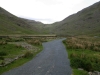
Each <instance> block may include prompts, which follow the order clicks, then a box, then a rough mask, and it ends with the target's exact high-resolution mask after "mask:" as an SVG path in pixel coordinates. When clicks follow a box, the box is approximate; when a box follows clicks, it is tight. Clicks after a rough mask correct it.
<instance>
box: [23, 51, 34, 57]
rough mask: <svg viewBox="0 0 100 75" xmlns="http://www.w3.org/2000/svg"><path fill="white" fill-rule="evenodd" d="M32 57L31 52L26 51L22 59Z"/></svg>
mask: <svg viewBox="0 0 100 75" xmlns="http://www.w3.org/2000/svg"><path fill="white" fill-rule="evenodd" d="M32 56H33V53H32V52H31V51H27V52H26V53H25V54H24V56H23V57H24V58H29V57H32Z"/></svg>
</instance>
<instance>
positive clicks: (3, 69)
mask: <svg viewBox="0 0 100 75" xmlns="http://www.w3.org/2000/svg"><path fill="white" fill-rule="evenodd" d="M31 59H32V58H21V59H18V60H16V61H14V62H12V63H11V64H9V65H7V66H5V67H0V74H2V73H4V72H6V71H9V70H11V69H13V68H15V67H18V66H20V65H23V64H24V63H26V62H28V61H29V60H31Z"/></svg>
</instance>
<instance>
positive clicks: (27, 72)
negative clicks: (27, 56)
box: [2, 39, 72, 75]
mask: <svg viewBox="0 0 100 75" xmlns="http://www.w3.org/2000/svg"><path fill="white" fill-rule="evenodd" d="M62 40H64V39H59V40H54V41H51V42H46V43H43V47H44V49H43V51H42V52H41V53H39V54H38V55H37V56H36V57H35V58H34V59H32V60H31V61H29V62H28V63H26V64H24V65H22V66H20V67H18V68H15V69H12V70H10V71H8V72H6V73H4V74H2V75H71V73H72V70H71V67H70V62H69V59H68V55H67V52H66V48H65V46H64V45H63V43H62Z"/></svg>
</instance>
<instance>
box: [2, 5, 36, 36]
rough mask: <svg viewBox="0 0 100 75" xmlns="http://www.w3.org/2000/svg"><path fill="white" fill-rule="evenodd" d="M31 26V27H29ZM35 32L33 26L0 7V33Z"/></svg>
mask: <svg viewBox="0 0 100 75" xmlns="http://www.w3.org/2000/svg"><path fill="white" fill-rule="evenodd" d="M31 28H32V29H31ZM6 34H7V35H9V34H36V32H35V27H31V25H29V24H28V23H27V22H25V21H23V20H22V19H20V18H18V17H16V16H14V15H12V14H11V13H9V12H7V11H6V10H4V9H3V8H1V7H0V35H6Z"/></svg>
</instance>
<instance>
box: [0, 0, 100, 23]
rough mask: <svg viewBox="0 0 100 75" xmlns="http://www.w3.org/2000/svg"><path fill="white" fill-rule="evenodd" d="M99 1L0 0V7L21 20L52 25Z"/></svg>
mask: <svg viewBox="0 0 100 75" xmlns="http://www.w3.org/2000/svg"><path fill="white" fill-rule="evenodd" d="M98 1H100V0H0V6H1V7H2V8H4V9H6V10H7V11H9V12H10V13H12V14H14V15H16V16H18V17H23V18H28V19H33V20H37V21H41V22H43V23H53V22H56V21H61V20H63V19H64V18H66V17H68V16H69V15H71V14H74V13H76V12H78V11H80V10H82V9H83V8H85V7H88V6H90V5H92V4H94V3H96V2H98Z"/></svg>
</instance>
